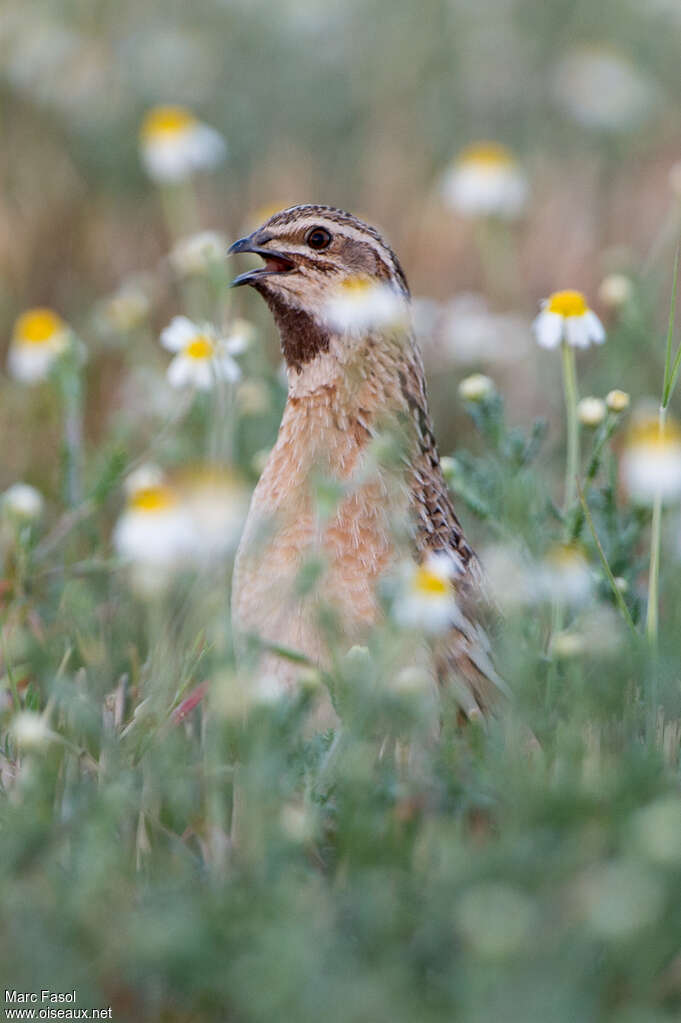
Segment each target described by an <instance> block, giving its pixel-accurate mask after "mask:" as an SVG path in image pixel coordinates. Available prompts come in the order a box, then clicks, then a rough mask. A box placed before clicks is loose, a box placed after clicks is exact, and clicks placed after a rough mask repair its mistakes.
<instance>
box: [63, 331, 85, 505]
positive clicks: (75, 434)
mask: <svg viewBox="0 0 681 1023" xmlns="http://www.w3.org/2000/svg"><path fill="white" fill-rule="evenodd" d="M74 344H77V341H74ZM59 382H60V386H61V396H62V407H63V416H64V441H63V443H64V463H65V464H64V491H65V498H66V503H67V505H68V507H69V508H75V507H76V506H77V505H78V504H80V502H81V499H82V492H81V461H82V457H83V392H82V386H81V379H80V367H79V366H78V362H77V353H76V352H72V353H69V354H68V355H67V356H66V357H65V358H64V359H63V360H62V366H61V367H60V371H59Z"/></svg>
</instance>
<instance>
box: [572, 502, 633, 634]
mask: <svg viewBox="0 0 681 1023" xmlns="http://www.w3.org/2000/svg"><path fill="white" fill-rule="evenodd" d="M579 500H580V503H581V505H582V513H583V515H584V518H585V519H586V523H587V525H588V527H589V529H590V530H591V536H592V537H593V541H594V543H595V544H596V550H597V551H598V556H599V557H600V559H601V564H602V566H603V571H604V572H605V575H606V578H607V580H608V582H609V583H610V589H611V590H612V592H613V596H614V598H615V602H616V604H617V606H618V608H619V609H620V611H621V613H622V617H623V618H624V620H625V622H626V623H627V626H628V627H629V629H630V631H631V633H632V635H633V636H636V626H635V625H634V620H633V618H632V617H631V614H630V613H629V608H628V607H627V605H626V603H625V602H624V597H623V596H622V592H621V590H620V588H619V586H618V585H617V581H616V579H615V577H614V575H613V574H612V569H611V568H610V565H609V564H608V559H607V557H606V556H605V551H604V550H603V545H602V544H601V541H600V540H599V539H598V533H597V532H596V526H595V525H594V520H593V518H592V515H591V511H590V509H589V505H588V504H587V500H586V495H585V493H584V491H583V490H582V488H581V487H579Z"/></svg>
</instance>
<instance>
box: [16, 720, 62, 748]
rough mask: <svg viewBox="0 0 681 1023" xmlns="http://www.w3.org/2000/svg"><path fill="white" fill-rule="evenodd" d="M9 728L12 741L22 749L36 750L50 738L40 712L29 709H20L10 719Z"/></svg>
mask: <svg viewBox="0 0 681 1023" xmlns="http://www.w3.org/2000/svg"><path fill="white" fill-rule="evenodd" d="M11 730H12V735H13V736H14V741H15V742H16V744H17V746H19V747H20V748H21V749H23V750H38V749H40V748H41V747H43V746H45V745H46V744H47V743H48V742H49V741H50V739H51V738H52V733H51V732H50V729H49V726H48V724H47V722H46V721H45V719H44V717H43V716H42V714H36V713H35V712H34V711H31V710H22V711H20V712H19V713H18V714H17V715H16V716H15V717H14V719H13V720H12V725H11Z"/></svg>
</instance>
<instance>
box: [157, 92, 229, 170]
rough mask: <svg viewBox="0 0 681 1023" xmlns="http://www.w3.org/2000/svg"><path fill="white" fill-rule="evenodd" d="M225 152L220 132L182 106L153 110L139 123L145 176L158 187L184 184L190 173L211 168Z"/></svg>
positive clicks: (225, 148)
mask: <svg viewBox="0 0 681 1023" xmlns="http://www.w3.org/2000/svg"><path fill="white" fill-rule="evenodd" d="M226 152H227V146H226V144H225V140H224V138H223V137H222V135H221V134H220V132H218V131H216V130H215V128H211V127H210V126H209V125H207V124H204V123H203V122H202V121H199V120H198V119H197V118H196V117H195V116H194V114H193V113H192V112H191V111H190V110H187V108H186V107H182V106H161V107H154V108H153V109H152V110H150V111H149V113H148V114H147V116H146V117H145V118H144V121H143V122H142V127H141V129H140V154H141V157H142V163H143V164H144V166H145V169H146V171H147V173H148V174H149V177H151V178H153V180H154V181H157V182H159V183H161V184H167V183H174V182H179V181H185V180H186V179H187V178H189V177H191V175H192V174H193V173H194V171H198V170H207V169H209V168H211V167H215V166H216V165H217V164H218V163H220V161H221V160H222V159H223V157H224V156H225V154H226Z"/></svg>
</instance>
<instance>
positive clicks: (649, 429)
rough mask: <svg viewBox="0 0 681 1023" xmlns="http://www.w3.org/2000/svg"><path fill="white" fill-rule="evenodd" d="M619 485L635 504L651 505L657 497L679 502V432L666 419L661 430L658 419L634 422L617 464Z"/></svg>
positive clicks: (680, 448) (680, 452)
mask: <svg viewBox="0 0 681 1023" xmlns="http://www.w3.org/2000/svg"><path fill="white" fill-rule="evenodd" d="M620 473H621V478H622V482H623V484H624V487H625V489H626V490H627V492H628V493H629V496H630V497H631V499H632V500H633V501H635V502H636V503H637V504H649V505H650V504H653V503H654V501H655V498H656V497H658V496H659V497H661V498H662V500H663V501H664V502H673V501H677V500H679V498H681V428H680V427H679V424H678V423H677V422H676V421H675V420H673V419H668V420H667V422H666V423H665V425H664V427H662V428H661V427H660V423H659V420H658V418H657V416H653V415H647V414H646V415H643V416H640V417H638V418H637V420H636V421H635V422H634V423H633V424H632V427H631V429H630V430H629V435H628V437H627V440H626V444H625V447H624V450H623V453H622V459H621V462H620Z"/></svg>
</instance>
